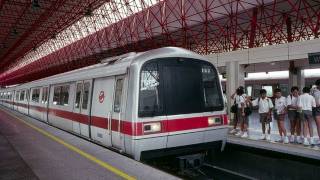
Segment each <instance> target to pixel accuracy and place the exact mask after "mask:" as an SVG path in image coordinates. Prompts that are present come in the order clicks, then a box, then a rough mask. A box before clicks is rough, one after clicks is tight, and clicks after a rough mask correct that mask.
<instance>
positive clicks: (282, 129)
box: [279, 115, 289, 143]
mask: <svg viewBox="0 0 320 180" xmlns="http://www.w3.org/2000/svg"><path fill="white" fill-rule="evenodd" d="M284 118H285V116H284V115H281V116H280V118H279V124H280V127H281V132H282V135H283V137H284V138H283V142H284V143H289V139H288V137H287V131H286V128H285V125H284Z"/></svg>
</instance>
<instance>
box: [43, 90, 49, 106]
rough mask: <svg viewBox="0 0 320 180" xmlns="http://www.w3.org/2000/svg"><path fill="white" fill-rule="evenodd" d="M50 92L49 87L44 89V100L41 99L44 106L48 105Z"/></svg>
mask: <svg viewBox="0 0 320 180" xmlns="http://www.w3.org/2000/svg"><path fill="white" fill-rule="evenodd" d="M48 91H49V88H48V87H44V88H43V89H42V98H41V103H42V104H47V103H48Z"/></svg>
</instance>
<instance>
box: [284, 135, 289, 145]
mask: <svg viewBox="0 0 320 180" xmlns="http://www.w3.org/2000/svg"><path fill="white" fill-rule="evenodd" d="M283 142H284V143H285V144H288V143H289V138H288V136H285V137H284V140H283Z"/></svg>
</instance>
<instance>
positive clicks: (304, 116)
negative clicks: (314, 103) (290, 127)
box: [300, 110, 313, 121]
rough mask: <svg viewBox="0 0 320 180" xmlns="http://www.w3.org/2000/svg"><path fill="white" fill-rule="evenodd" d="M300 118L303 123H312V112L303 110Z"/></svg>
mask: <svg viewBox="0 0 320 180" xmlns="http://www.w3.org/2000/svg"><path fill="white" fill-rule="evenodd" d="M300 118H301V121H311V120H312V119H313V115H312V111H306V110H303V111H302V113H301V116H300Z"/></svg>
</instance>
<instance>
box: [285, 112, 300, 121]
mask: <svg viewBox="0 0 320 180" xmlns="http://www.w3.org/2000/svg"><path fill="white" fill-rule="evenodd" d="M288 118H289V119H290V121H297V120H299V119H300V113H299V112H298V111H297V110H288Z"/></svg>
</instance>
